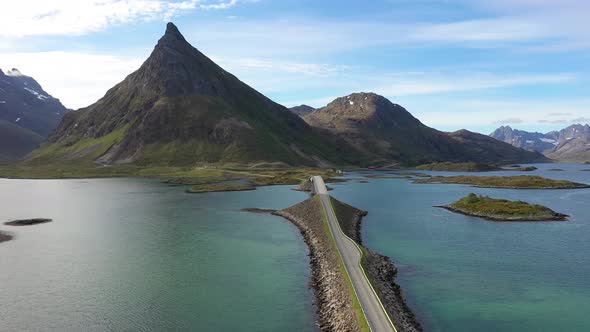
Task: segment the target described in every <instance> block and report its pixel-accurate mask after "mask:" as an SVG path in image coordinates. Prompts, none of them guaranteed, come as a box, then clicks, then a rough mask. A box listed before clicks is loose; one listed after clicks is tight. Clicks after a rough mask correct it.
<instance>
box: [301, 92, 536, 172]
mask: <svg viewBox="0 0 590 332" xmlns="http://www.w3.org/2000/svg"><path fill="white" fill-rule="evenodd" d="M304 119H305V120H306V121H307V122H308V123H309V124H310V125H312V126H314V127H318V128H323V129H326V130H328V131H330V132H332V133H333V134H335V135H336V136H338V137H340V138H342V139H344V140H346V141H347V142H349V143H350V144H351V145H353V146H354V147H355V148H356V149H358V150H360V151H364V152H365V153H368V154H370V155H371V156H373V158H374V159H373V160H374V161H375V162H384V161H387V160H397V161H402V162H405V163H411V164H418V163H426V162H432V161H455V162H460V161H477V162H487V163H512V162H527V161H531V162H532V161H541V160H544V157H543V156H542V155H540V154H538V153H535V152H529V151H524V150H522V149H518V148H515V147H513V146H511V145H509V144H506V143H502V142H498V141H496V140H494V139H491V138H490V137H487V136H485V135H480V134H476V133H471V132H468V131H466V130H462V131H459V132H455V133H443V132H440V131H437V130H435V129H432V128H430V127H427V126H425V125H424V124H422V123H421V122H420V121H419V120H418V119H416V118H415V117H413V116H412V115H411V114H410V113H409V112H408V111H406V110H405V109H404V108H403V107H401V106H400V105H397V104H393V103H392V102H390V101H389V100H387V99H386V98H384V97H382V96H379V95H376V94H374V93H355V94H352V95H349V96H346V97H342V98H338V99H336V100H334V101H333V102H331V103H330V104H328V105H327V106H326V107H324V108H321V109H318V110H317V111H315V112H312V113H309V114H307V115H305V116H304Z"/></svg>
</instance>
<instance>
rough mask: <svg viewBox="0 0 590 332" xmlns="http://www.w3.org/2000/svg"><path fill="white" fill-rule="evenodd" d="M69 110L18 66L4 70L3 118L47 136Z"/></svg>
mask: <svg viewBox="0 0 590 332" xmlns="http://www.w3.org/2000/svg"><path fill="white" fill-rule="evenodd" d="M66 111H67V109H66V108H65V107H64V106H63V105H62V104H61V102H60V101H59V99H56V98H53V97H52V96H51V95H50V94H48V93H47V92H45V90H43V88H42V87H41V85H39V83H37V81H35V79H33V78H32V77H29V76H26V75H23V74H22V73H21V72H20V71H19V70H18V69H14V68H13V69H12V70H9V71H8V72H7V73H6V74H5V73H4V72H3V71H2V70H0V120H3V121H6V122H11V123H14V124H16V125H18V126H20V127H23V128H26V129H29V130H31V131H33V132H35V133H37V134H39V135H41V136H43V137H47V136H48V135H49V134H50V133H51V132H52V131H53V129H55V128H56V127H57V125H58V124H59V122H60V121H61V119H62V117H63V115H64V114H65V113H66Z"/></svg>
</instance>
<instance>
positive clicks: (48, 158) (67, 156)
mask: <svg viewBox="0 0 590 332" xmlns="http://www.w3.org/2000/svg"><path fill="white" fill-rule="evenodd" d="M128 128H129V125H126V126H124V127H121V128H119V129H116V130H114V131H112V132H111V133H110V134H108V135H106V136H102V137H98V138H82V139H80V140H73V141H69V140H68V141H66V142H65V143H62V144H57V143H56V144H45V145H43V146H42V147H41V148H40V149H37V150H35V151H33V152H32V153H31V155H30V156H29V157H28V158H27V163H30V164H31V165H44V164H47V163H54V162H59V161H64V160H75V162H73V163H72V164H76V165H77V166H79V165H81V164H82V165H83V164H90V163H92V162H93V161H95V160H96V159H98V158H99V157H101V156H103V155H104V154H105V153H106V152H107V151H108V150H109V149H110V148H111V147H112V146H114V145H116V144H118V143H120V142H121V141H122V140H123V138H124V137H125V134H126V133H127V129H128Z"/></svg>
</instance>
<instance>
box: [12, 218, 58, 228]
mask: <svg viewBox="0 0 590 332" xmlns="http://www.w3.org/2000/svg"><path fill="white" fill-rule="evenodd" d="M52 221H53V219H49V218H33V219H19V220H12V221H7V222H5V223H4V225H7V226H31V225H38V224H45V223H48V222H52Z"/></svg>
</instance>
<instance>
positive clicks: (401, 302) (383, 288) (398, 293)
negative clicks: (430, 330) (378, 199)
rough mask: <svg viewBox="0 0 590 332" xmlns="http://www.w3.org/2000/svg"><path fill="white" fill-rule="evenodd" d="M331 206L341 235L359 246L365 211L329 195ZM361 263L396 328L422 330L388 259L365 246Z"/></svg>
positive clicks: (415, 331) (414, 331)
mask: <svg viewBox="0 0 590 332" xmlns="http://www.w3.org/2000/svg"><path fill="white" fill-rule="evenodd" d="M332 206H334V212H335V213H336V217H337V218H338V221H339V222H340V227H341V228H342V231H343V232H344V234H346V235H347V236H348V237H349V238H351V239H353V240H354V241H355V242H356V243H358V244H359V245H361V246H362V238H361V224H362V218H363V217H364V216H366V215H367V212H366V211H363V210H359V209H357V208H355V207H353V206H350V205H348V204H346V203H343V202H340V201H338V200H337V199H334V198H332ZM365 249H366V248H365ZM362 265H363V269H364V270H365V273H366V274H367V277H368V278H369V281H371V284H372V285H373V288H374V289H375V292H377V295H379V299H381V302H382V303H383V306H384V307H385V310H387V313H388V314H389V318H391V320H392V321H393V323H394V325H395V327H396V328H397V329H398V331H400V332H402V331H404V332H406V331H407V332H417V331H422V327H421V326H420V323H419V322H418V320H417V319H416V316H415V315H414V313H413V312H412V310H411V309H410V307H409V306H408V305H407V304H406V301H405V299H404V296H403V293H402V289H401V288H400V286H399V285H398V284H396V283H395V278H396V276H397V268H396V267H395V265H394V264H393V262H392V261H391V259H389V257H387V256H383V255H380V254H378V253H375V252H372V251H370V250H368V249H366V250H365V256H364V257H363V261H362Z"/></svg>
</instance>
